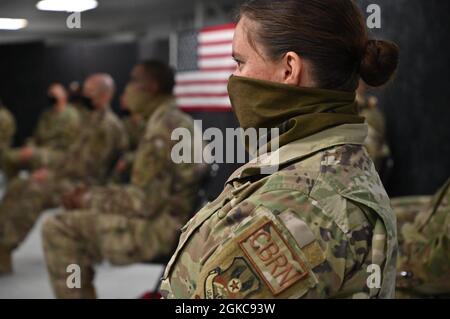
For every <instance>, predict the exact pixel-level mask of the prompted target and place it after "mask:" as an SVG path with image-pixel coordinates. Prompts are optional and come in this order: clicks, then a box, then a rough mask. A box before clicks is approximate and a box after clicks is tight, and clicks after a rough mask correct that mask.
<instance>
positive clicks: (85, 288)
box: [43, 100, 205, 298]
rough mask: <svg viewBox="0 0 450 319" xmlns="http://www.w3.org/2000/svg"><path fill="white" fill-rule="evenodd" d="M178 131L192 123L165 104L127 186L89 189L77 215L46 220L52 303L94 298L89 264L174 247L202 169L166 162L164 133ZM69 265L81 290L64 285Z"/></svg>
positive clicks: (140, 258) (120, 261)
mask: <svg viewBox="0 0 450 319" xmlns="http://www.w3.org/2000/svg"><path fill="white" fill-rule="evenodd" d="M180 127H182V128H187V129H188V130H189V131H190V132H193V130H194V123H193V121H192V119H191V118H190V117H189V116H188V115H186V114H184V113H182V112H181V111H180V110H178V108H177V107H176V106H175V103H174V102H173V100H169V101H166V102H165V103H163V104H162V105H160V106H159V107H158V108H157V110H156V111H155V112H154V113H153V114H152V116H151V118H150V119H149V122H148V124H147V127H146V132H145V136H144V138H143V139H142V141H141V143H140V145H139V148H138V151H137V153H136V158H135V161H134V166H133V173H132V181H131V184H130V185H127V186H125V185H123V186H117V185H111V186H107V187H97V188H94V189H93V190H92V191H91V192H89V193H88V194H86V196H85V201H84V202H85V204H84V207H83V209H81V210H78V211H69V212H67V213H63V214H60V215H58V216H54V217H50V218H49V219H48V220H46V222H45V223H44V228H43V243H44V251H45V257H46V261H47V266H48V270H49V274H50V278H51V282H52V285H53V288H54V291H55V294H56V296H57V297H59V298H95V297H96V295H95V289H94V287H93V283H92V279H93V275H94V270H93V266H94V264H95V263H97V262H100V261H101V260H102V259H107V260H108V261H110V262H111V263H113V264H116V265H126V264H131V263H136V262H144V261H151V260H152V259H154V258H156V257H160V256H161V255H168V254H170V253H171V252H172V250H173V249H174V248H175V247H174V246H175V245H176V240H177V236H176V234H177V231H178V230H179V228H180V227H181V226H182V225H183V224H184V223H185V222H186V221H187V220H188V219H189V217H190V216H191V215H192V213H193V210H194V203H195V200H196V198H197V195H198V189H199V181H200V177H201V176H202V175H203V173H204V171H205V166H204V165H200V164H180V165H177V164H175V163H174V162H173V161H172V159H171V150H172V147H173V145H174V144H175V141H172V140H171V134H172V131H173V130H174V129H176V128H180ZM200 143H201V141H200ZM70 264H78V265H79V266H80V267H81V274H82V278H81V283H82V288H81V289H68V288H67V286H66V279H67V272H66V268H67V266H68V265H70Z"/></svg>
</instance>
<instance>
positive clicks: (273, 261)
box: [239, 220, 309, 296]
mask: <svg viewBox="0 0 450 319" xmlns="http://www.w3.org/2000/svg"><path fill="white" fill-rule="evenodd" d="M239 246H240V248H241V250H242V251H243V252H244V254H245V256H246V257H247V259H248V260H249V261H250V262H251V264H252V265H253V267H254V269H255V270H256V271H257V272H258V274H259V276H260V277H261V278H262V279H263V280H264V282H265V283H266V285H267V286H268V287H269V289H270V291H271V292H272V294H273V295H275V296H276V295H278V294H280V293H282V292H283V291H285V290H286V289H288V288H289V287H291V286H292V285H294V284H295V283H296V282H298V281H299V280H301V279H304V278H305V277H307V276H308V275H309V272H308V269H307V268H306V266H305V265H304V263H303V262H302V260H301V258H300V257H299V256H298V255H297V253H296V252H295V250H294V249H292V248H291V246H290V244H289V243H288V242H287V241H286V240H285V239H284V237H283V236H282V235H281V234H280V232H279V231H278V229H277V228H276V226H275V225H274V223H273V222H272V221H270V220H269V221H267V222H265V223H264V224H262V225H261V226H260V227H258V228H257V229H256V230H254V231H253V232H252V233H250V234H249V235H248V236H246V237H244V238H243V239H241V240H240V241H239Z"/></svg>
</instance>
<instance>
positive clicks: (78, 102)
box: [68, 81, 91, 123]
mask: <svg viewBox="0 0 450 319" xmlns="http://www.w3.org/2000/svg"><path fill="white" fill-rule="evenodd" d="M68 94H69V104H70V105H71V106H72V107H74V108H75V109H76V110H77V111H78V114H79V117H80V121H81V123H86V120H88V119H89V114H90V111H91V110H89V109H88V108H87V107H86V106H85V105H84V99H83V87H82V85H81V84H80V83H79V82H77V81H73V82H71V83H70V84H69V89H68Z"/></svg>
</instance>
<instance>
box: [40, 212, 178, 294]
mask: <svg viewBox="0 0 450 319" xmlns="http://www.w3.org/2000/svg"><path fill="white" fill-rule="evenodd" d="M179 227H180V222H179V221H176V220H175V219H174V218H173V217H172V216H170V215H169V214H160V215H158V216H155V217H154V218H153V219H145V218H139V217H136V218H133V217H130V216H123V215H120V214H111V213H108V212H101V211H96V210H92V209H91V210H77V211H68V212H65V213H62V214H59V215H56V216H51V217H49V218H48V219H47V220H46V221H45V222H44V227H43V233H42V236H43V245H44V254H45V259H46V262H47V268H48V272H49V276H50V280H51V284H52V286H53V290H54V293H55V296H56V297H57V298H95V297H96V293H95V288H94V286H93V278H94V265H95V264H96V263H99V262H101V261H102V260H108V261H109V262H111V263H112V264H114V265H128V264H133V263H139V262H148V261H151V260H152V259H154V258H157V257H159V256H161V255H166V254H170V253H171V250H172V249H173V248H174V245H175V244H176V241H177V239H178V235H179ZM69 265H78V266H79V267H80V268H79V269H80V270H81V278H80V281H81V288H80V289H77V288H73V289H71V288H69V287H68V285H67V280H68V276H69V275H70V273H68V272H67V267H68V266H69Z"/></svg>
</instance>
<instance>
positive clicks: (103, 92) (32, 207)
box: [0, 74, 128, 274]
mask: <svg viewBox="0 0 450 319" xmlns="http://www.w3.org/2000/svg"><path fill="white" fill-rule="evenodd" d="M114 90H115V85H114V80H113V79H112V78H111V76H110V75H108V74H95V75H92V76H90V77H89V78H88V79H87V80H86V82H85V84H84V87H83V99H84V100H85V101H84V103H85V105H87V106H88V107H90V108H91V109H92V110H93V111H92V113H91V114H90V117H89V121H88V122H87V123H84V125H83V129H82V132H81V134H80V135H78V136H77V140H76V141H75V142H74V143H73V144H72V145H71V147H70V149H69V150H68V151H67V152H66V153H65V156H64V157H63V158H61V159H60V160H59V161H58V162H57V163H56V162H55V163H53V164H52V167H49V168H42V169H39V170H37V171H34V172H33V173H32V175H31V176H30V178H20V177H17V178H15V179H14V180H12V181H11V183H10V184H8V188H7V190H6V194H5V197H4V198H3V200H2V202H1V203H0V274H5V273H10V272H12V270H13V267H12V258H11V253H12V252H13V250H15V249H16V248H17V247H18V246H19V245H20V244H21V243H22V242H23V240H24V239H25V237H26V236H27V234H28V232H29V231H30V229H31V228H32V227H33V225H34V223H35V222H36V220H37V219H38V217H39V216H40V214H41V213H42V212H43V210H45V209H49V208H53V207H58V206H59V205H60V204H61V201H62V197H63V195H64V194H65V193H66V192H72V191H73V190H74V189H75V190H77V189H84V188H85V187H88V186H89V185H93V184H102V183H104V182H105V180H106V178H107V175H108V173H109V172H110V170H111V168H112V165H113V163H114V161H116V160H117V158H118V157H119V156H120V155H121V154H122V153H123V152H124V151H125V150H126V148H127V146H128V145H127V144H128V137H127V136H126V132H125V130H124V128H123V126H122V123H121V122H120V120H119V119H118V118H117V117H116V115H114V113H113V112H112V111H111V109H110V102H111V100H112V98H113V96H114Z"/></svg>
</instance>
